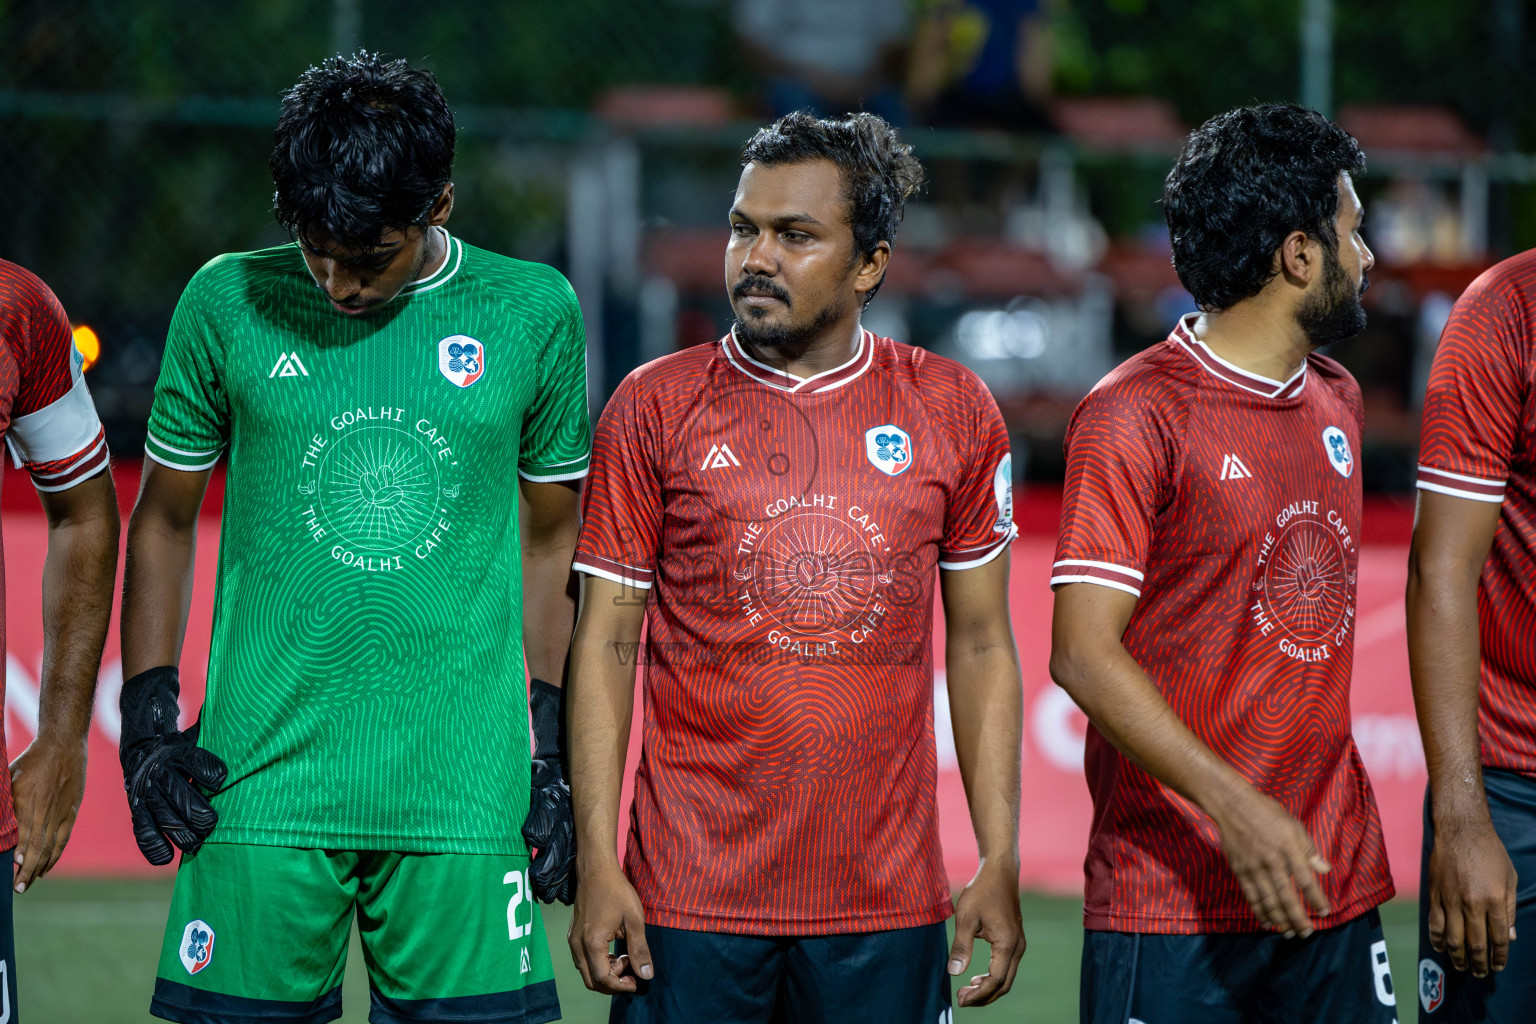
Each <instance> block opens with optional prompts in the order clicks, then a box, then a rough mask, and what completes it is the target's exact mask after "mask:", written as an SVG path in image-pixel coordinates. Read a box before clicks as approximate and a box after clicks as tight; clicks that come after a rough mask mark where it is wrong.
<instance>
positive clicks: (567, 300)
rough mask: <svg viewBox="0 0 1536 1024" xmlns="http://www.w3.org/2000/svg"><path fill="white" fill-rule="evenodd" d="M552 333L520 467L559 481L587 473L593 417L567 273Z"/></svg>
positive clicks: (557, 292) (533, 476) (524, 473)
mask: <svg viewBox="0 0 1536 1024" xmlns="http://www.w3.org/2000/svg"><path fill="white" fill-rule="evenodd" d="M550 302H551V309H550V314H551V315H550V323H551V324H552V327H551V329H550V336H549V338H548V341H547V342H546V344H545V345H544V349H543V356H542V358H541V359H540V360H539V390H538V394H537V395H536V396H535V397H534V400H533V402H532V403H531V404H530V405H529V407H528V411H527V413H526V415H525V416H524V418H523V435H522V449H521V451H520V452H519V453H518V460H517V472H518V475H519V476H521V477H522V478H523V479H525V480H533V481H535V482H538V483H553V482H555V481H559V480H579V479H581V478H582V477H584V476H586V475H587V460H588V457H589V455H590V453H591V448H592V442H591V423H590V420H589V419H588V416H587V339H586V332H585V331H584V330H583V329H582V324H581V307H580V306H579V305H577V302H576V293H575V292H573V291H572V290H571V286H570V285H569V284H568V283H566V281H565V279H564V278H560V279H559V280H558V287H557V288H555V289H553V291H552V294H551V297H550Z"/></svg>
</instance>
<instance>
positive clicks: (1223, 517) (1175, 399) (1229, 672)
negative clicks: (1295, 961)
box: [1051, 319, 1392, 934]
mask: <svg viewBox="0 0 1536 1024" xmlns="http://www.w3.org/2000/svg"><path fill="white" fill-rule="evenodd" d="M1191 327H1192V320H1189V319H1186V321H1184V322H1181V323H1180V324H1179V325H1178V326H1177V327H1176V328H1175V330H1174V331H1173V333H1172V335H1170V337H1169V338H1168V339H1167V340H1166V341H1164V342H1162V343H1160V344H1158V345H1155V346H1153V347H1152V348H1150V349H1148V350H1146V351H1145V352H1142V353H1141V354H1139V355H1137V356H1134V357H1132V358H1131V359H1129V360H1127V361H1126V362H1125V363H1124V364H1122V365H1121V366H1120V367H1119V368H1118V369H1116V370H1115V371H1113V372H1112V373H1110V374H1109V376H1107V377H1105V378H1104V380H1102V381H1100V382H1099V384H1098V385H1097V386H1096V387H1095V388H1094V390H1093V391H1092V392H1090V393H1089V395H1088V397H1086V398H1085V399H1083V402H1082V404H1081V405H1079V406H1078V408H1077V411H1076V413H1074V414H1073V417H1072V421H1071V424H1070V425H1069V427H1068V432H1067V483H1066V493H1065V500H1064V507H1063V510H1062V521H1061V535H1060V538H1059V540H1058V542H1057V549H1056V562H1055V567H1054V569H1053V570H1052V576H1051V585H1052V586H1053V587H1056V586H1061V585H1062V584H1065V583H1074V582H1085V583H1092V584H1096V585H1100V586H1107V587H1113V588H1115V589H1117V590H1123V591H1125V592H1126V593H1129V594H1133V595H1135V596H1136V597H1137V598H1138V600H1137V604H1136V608H1135V611H1134V613H1133V614H1132V616H1131V620H1130V624H1129V626H1128V627H1127V629H1126V632H1125V637H1124V640H1123V642H1124V644H1125V648H1126V650H1127V651H1129V652H1130V654H1131V656H1132V657H1133V658H1135V659H1136V662H1137V664H1138V665H1140V666H1141V668H1142V669H1143V670H1144V671H1145V672H1146V673H1147V675H1148V676H1149V677H1150V678H1151V680H1152V683H1153V685H1155V686H1156V687H1157V689H1158V691H1159V692H1160V693H1161V694H1162V695H1163V697H1164V698H1165V699H1166V700H1167V701H1168V704H1169V706H1170V707H1171V708H1172V709H1173V711H1174V713H1175V714H1177V715H1178V716H1179V717H1180V718H1181V719H1182V720H1183V721H1184V722H1185V723H1186V724H1187V725H1188V726H1189V727H1190V729H1192V730H1193V731H1194V733H1195V734H1196V735H1197V736H1199V737H1200V739H1201V740H1203V741H1204V742H1205V743H1206V744H1207V745H1208V746H1210V747H1211V749H1212V750H1214V751H1215V752H1216V754H1217V755H1218V756H1220V757H1221V758H1223V759H1224V760H1225V761H1226V762H1227V763H1228V764H1230V765H1232V766H1233V767H1234V768H1235V769H1236V770H1237V771H1238V772H1240V773H1241V774H1242V775H1243V776H1244V777H1245V778H1246V779H1247V780H1248V781H1249V782H1250V783H1252V784H1253V785H1254V786H1255V787H1256V788H1257V789H1258V790H1259V791H1261V792H1263V793H1266V794H1268V795H1269V796H1270V797H1272V798H1274V799H1275V800H1278V801H1279V802H1280V803H1281V804H1283V805H1284V806H1285V808H1286V810H1288V811H1289V812H1290V813H1291V814H1292V815H1294V816H1295V817H1296V818H1297V819H1299V820H1300V821H1301V822H1302V824H1303V825H1305V826H1306V829H1307V832H1308V834H1309V835H1310V836H1311V837H1312V840H1313V842H1314V843H1316V844H1317V848H1318V850H1319V851H1320V852H1321V853H1322V855H1323V856H1324V857H1326V858H1327V859H1328V861H1329V863H1330V864H1331V865H1332V866H1333V871H1332V872H1331V873H1330V874H1327V875H1324V876H1323V877H1322V884H1323V888H1324V890H1325V891H1326V893H1327V896H1328V905H1329V908H1330V911H1331V913H1330V914H1329V915H1328V916H1326V917H1315V918H1314V920H1315V921H1316V923H1317V925H1318V927H1329V926H1331V925H1333V924H1337V923H1342V922H1344V921H1347V920H1349V919H1350V918H1353V917H1355V916H1357V915H1359V914H1361V913H1362V912H1364V911H1365V910H1367V909H1369V908H1371V907H1374V906H1376V905H1377V904H1379V903H1381V902H1382V901H1383V900H1385V899H1387V898H1388V897H1390V896H1391V895H1392V881H1391V876H1390V875H1389V874H1388V871H1387V857H1386V851H1385V849H1384V847H1383V845H1382V838H1381V820H1380V817H1379V815H1378V813H1377V810H1376V801H1375V797H1374V796H1373V794H1372V793H1371V786H1370V782H1369V781H1368V779H1367V778H1366V774H1365V769H1364V767H1363V766H1362V764H1361V762H1360V755H1359V752H1358V751H1357V750H1356V748H1355V743H1354V740H1353V738H1352V737H1351V735H1350V711H1349V683H1350V666H1351V662H1352V660H1353V655H1354V619H1355V587H1356V581H1357V569H1356V566H1357V563H1358V556H1359V549H1358V543H1359V540H1358V539H1359V536H1360V500H1361V488H1360V473H1359V469H1358V466H1357V464H1356V460H1355V452H1356V451H1357V450H1358V449H1359V444H1360V425H1361V420H1362V406H1361V401H1360V389H1359V387H1358V386H1357V385H1356V384H1355V381H1354V379H1353V378H1352V377H1350V375H1349V374H1348V372H1346V371H1345V370H1344V369H1343V368H1342V367H1340V366H1339V365H1338V364H1337V363H1335V362H1333V361H1332V360H1330V359H1327V358H1324V357H1322V356H1318V355H1312V356H1309V357H1308V358H1307V359H1306V361H1305V362H1304V363H1303V365H1302V367H1301V369H1300V370H1298V371H1297V372H1296V374H1295V375H1294V376H1292V377H1291V379H1290V380H1286V381H1275V380H1268V379H1266V378H1263V377H1258V376H1255V375H1253V374H1251V373H1247V372H1245V371H1243V370H1241V369H1239V368H1238V367H1236V366H1234V365H1232V364H1230V363H1228V362H1225V361H1224V360H1222V359H1221V358H1219V357H1218V356H1217V355H1216V354H1215V353H1214V352H1212V351H1211V350H1210V349H1209V348H1207V347H1206V346H1205V345H1204V344H1203V343H1202V342H1200V341H1199V340H1197V339H1196V338H1195V336H1194V335H1193V333H1192V332H1191ZM1086 766H1087V775H1088V786H1089V789H1090V791H1091V792H1092V794H1093V807H1094V810H1093V825H1092V831H1091V835H1090V838H1089V848H1088V857H1087V860H1086V862H1085V869H1086V873H1087V889H1086V901H1085V923H1086V925H1087V927H1089V928H1091V929H1100V930H1108V931H1127V932H1163V933H1176V934H1196V933H1205V932H1246V931H1258V930H1260V927H1261V926H1260V925H1259V923H1258V920H1257V918H1256V917H1255V916H1254V914H1253V912H1252V911H1251V910H1250V909H1249V907H1248V902H1247V901H1246V900H1245V899H1244V898H1243V894H1242V891H1241V890H1240V889H1239V887H1238V884H1237V879H1236V877H1235V876H1234V875H1233V874H1232V871H1231V869H1230V867H1229V866H1228V864H1227V860H1226V857H1225V856H1224V855H1223V853H1222V850H1221V837H1220V834H1219V832H1218V830H1217V828H1216V826H1215V824H1214V823H1213V822H1212V821H1211V819H1210V818H1209V817H1208V816H1207V815H1206V814H1205V813H1204V812H1203V811H1201V810H1200V809H1199V808H1198V807H1196V806H1195V805H1194V804H1193V803H1191V802H1190V801H1188V800H1185V799H1184V798H1183V797H1180V796H1179V795H1177V794H1176V793H1174V792H1173V791H1172V790H1171V789H1169V788H1167V787H1166V786H1164V785H1163V784H1162V783H1160V782H1158V781H1157V780H1155V779H1153V778H1152V777H1151V776H1150V775H1148V774H1147V773H1146V772H1144V771H1143V770H1141V769H1140V768H1138V767H1136V766H1135V765H1134V764H1132V763H1131V762H1130V761H1129V760H1127V759H1126V758H1125V757H1124V756H1122V755H1121V754H1120V753H1119V752H1118V751H1116V750H1115V748H1114V747H1113V746H1111V745H1110V743H1109V742H1108V741H1107V740H1106V739H1104V737H1103V736H1102V735H1100V734H1099V733H1098V732H1097V731H1096V730H1094V729H1091V728H1090V729H1089V732H1088V747H1087V754H1086Z"/></svg>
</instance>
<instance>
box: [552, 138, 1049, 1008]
mask: <svg viewBox="0 0 1536 1024" xmlns="http://www.w3.org/2000/svg"><path fill="white" fill-rule="evenodd" d="M742 162H743V164H744V170H743V171H742V175H741V182H740V184H739V186H738V187H737V191H736V197H735V202H734V204H733V206H732V208H731V211H730V224H731V235H730V241H729V243H728V245H727V247H726V252H725V278H726V287H727V290H728V292H729V294H730V299H731V304H732V308H733V309H734V311H735V313H736V318H737V319H736V324H735V327H734V328H733V330H732V333H731V334H729V335H727V336H726V337H725V338H723V339H721V340H720V341H719V342H718V343H717V344H714V345H708V346H701V347H697V348H692V349H689V350H687V351H684V352H679V353H677V354H675V355H671V356H667V357H664V358H662V359H658V360H656V361H655V362H652V363H649V364H647V365H645V366H642V367H641V368H639V369H638V370H636V371H634V372H633V373H631V374H630V375H629V377H628V378H627V379H626V380H625V381H624V383H623V384H622V385H621V386H620V387H619V389H618V391H617V392H616V393H615V394H614V396H613V399H612V400H611V401H610V402H609V404H608V408H607V410H606V411H605V412H604V414H603V417H602V420H601V422H600V423H599V425H598V428H597V434H596V438H595V441H594V448H593V460H592V473H591V476H590V477H589V479H588V484H587V490H586V494H585V497H584V512H585V523H584V526H583V532H582V534H581V539H580V540H579V541H578V543H577V548H576V568H577V570H579V571H580V572H582V573H583V574H584V576H583V578H582V600H581V611H580V614H579V617H578V622H577V627H576V638H575V640H574V642H573V647H572V671H571V683H570V685H571V687H572V690H573V692H572V697H571V700H570V703H569V707H570V709H571V710H570V716H571V717H570V735H571V740H572V747H573V753H572V756H571V766H572V773H573V776H572V786H571V788H572V794H573V796H574V799H575V807H576V821H577V830H578V841H577V849H578V851H579V857H578V866H577V873H578V877H579V878H580V885H579V886H578V888H577V897H576V916H575V918H574V921H573V924H572V927H571V933H570V941H571V951H572V954H573V956H574V957H575V959H576V963H577V966H578V967H579V968H580V969H581V972H582V976H583V978H584V979H585V980H586V982H587V985H588V987H590V988H593V989H595V990H597V991H600V992H610V993H614V994H615V995H616V997H617V998H616V1000H615V1005H614V1016H613V1019H614V1020H623V1021H653V1020H730V1021H746V1020H753V1021H756V1020H763V1021H766V1020H768V1019H770V1018H772V1019H794V1020H807V1021H817V1020H825V1021H847V1020H880V1021H903V1020H910V1021H922V1022H925V1024H931V1022H932V1021H934V1020H947V1019H949V1018H948V1015H949V1014H950V1013H951V1012H952V1010H951V1007H950V990H949V989H950V986H949V977H948V975H951V974H959V973H961V971H963V970H964V969H965V967H966V964H967V963H968V962H969V959H970V951H971V945H972V942H973V940H974V939H975V938H976V937H977V936H980V937H982V938H985V939H987V940H988V941H989V942H991V943H992V953H991V961H990V963H989V964H988V967H987V973H986V974H984V975H978V976H975V977H973V978H972V980H971V983H970V984H969V985H966V986H965V987H963V988H961V989H960V991H959V993H958V1001H959V1003H960V1004H961V1005H962V1006H965V1005H980V1004H983V1003H986V1002H990V1001H991V1000H993V999H995V998H996V997H997V996H999V995H1001V994H1003V993H1004V992H1006V991H1007V990H1008V988H1009V986H1010V985H1011V984H1012V981H1013V976H1014V972H1015V970H1016V969H1017V965H1018V961H1019V958H1020V956H1021V955H1022V954H1023V949H1024V943H1023V933H1022V928H1021V924H1020V920H1019V901H1018V872H1019V864H1018V801H1019V744H1020V736H1021V680H1020V675H1019V664H1018V655H1017V651H1016V650H1015V647H1014V642H1013V635H1012V628H1011V625H1010V623H1009V618H1008V593H1007V578H1008V547H1009V544H1010V542H1011V541H1012V539H1013V537H1014V534H1015V530H1014V526H1013V520H1012V499H1011V485H1012V468H1011V461H1010V458H1009V453H1008V439H1007V434H1006V432H1005V430H1004V427H1003V422H1002V418H1001V416H1000V415H999V414H998V410H997V405H996V403H995V402H993V400H992V398H991V396H990V395H989V394H988V392H987V390H986V388H985V386H984V385H983V384H982V383H981V381H980V380H978V379H977V378H976V376H975V375H974V374H972V373H971V372H970V371H968V370H966V369H965V368H963V367H961V366H959V365H958V364H956V363H954V362H952V361H950V360H947V359H943V358H939V357H936V356H932V355H929V354H928V353H926V352H923V351H922V350H920V349H916V348H912V347H910V346H907V345H901V344H897V343H895V342H893V341H891V340H890V339H888V338H879V337H876V336H875V335H873V334H871V333H870V332H868V331H865V330H863V329H862V328H861V326H860V323H859V320H860V315H861V313H862V311H863V309H864V306H865V305H866V304H867V303H868V301H869V300H870V298H871V297H872V296H873V295H874V293H875V290H876V289H877V288H878V287H879V286H880V282H881V280H882V278H883V276H884V274H885V270H886V265H887V261H888V260H889V258H890V253H891V242H892V240H893V239H894V238H895V236H896V227H897V224H898V222H899V218H900V216H901V211H902V207H903V205H904V203H905V201H906V200H907V198H908V197H910V196H911V195H912V194H914V193H915V192H916V190H917V188H918V185H919V183H920V180H921V176H922V169H921V167H920V165H919V164H918V163H917V161H916V160H915V159H914V158H913V157H912V155H911V150H910V147H908V146H906V145H904V144H902V143H901V142H900V141H899V140H898V139H897V137H896V134H895V132H894V131H893V130H892V129H891V128H890V126H889V125H887V124H886V123H885V122H884V121H882V120H880V119H879V118H878V117H875V116H873V115H870V114H857V115H850V116H849V117H846V118H843V119H840V120H817V119H816V118H814V117H811V116H810V115H808V114H805V113H803V112H801V113H797V114H792V115H789V116H787V117H785V118H783V119H781V120H779V121H778V122H776V123H775V124H773V125H772V126H770V127H768V128H765V129H763V130H762V131H760V132H758V133H757V135H756V136H754V137H753V138H752V140H751V141H750V142H749V143H748V144H747V146H746V149H745V150H744V151H743V154H742ZM935 569H938V570H940V571H938V572H936V571H935ZM936 579H937V582H938V583H939V587H940V590H941V593H942V596H943V601H944V610H945V621H946V622H947V624H948V633H947V647H946V658H947V667H948V679H949V688H950V702H951V707H952V709H953V716H954V722H955V734H956V735H955V743H956V748H957V750H958V753H959V759H960V766H961V771H962V774H963V775H964V777H965V782H966V791H967V793H968V796H969V801H970V807H971V815H972V819H973V821H974V822H975V825H976V835H977V840H978V843H979V845H980V852H981V868H980V870H979V871H978V872H977V875H976V877H975V878H974V879H972V880H971V882H970V884H969V885H968V886H966V888H965V890H964V891H963V892H962V893H961V894H960V896H959V898H958V899H957V900H956V902H955V904H954V906H953V908H952V906H951V902H950V894H949V886H948V884H947V881H946V879H945V875H944V869H943V861H942V858H941V856H940V852H939V843H938V834H937V808H936V805H935V800H934V781H935V773H936V754H935V749H934V733H933V666H932V664H931V649H932V630H933V604H934V600H933V598H934V583H935V581H936ZM642 620H643V621H644V624H645V627H646V629H647V643H646V646H645V648H644V660H645V678H644V693H645V724H644V733H643V752H642V755H641V762H640V768H639V771H638V773H637V775H636V780H635V806H634V814H633V818H632V821H631V824H630V832H629V847H628V855H627V857H626V863H625V867H624V869H623V870H621V869H620V867H619V864H618V861H617V859H616V857H615V846H616V838H617V837H616V831H617V818H618V806H619V791H620V782H621V775H622V768H623V763H624V752H625V747H626V744H627V738H628V735H629V729H630V721H631V714H632V707H631V700H632V693H633V687H634V672H635V666H634V652H635V651H636V649H637V641H639V639H640V630H641V624H642ZM626 874H627V876H628V877H627V878H626ZM952 912H953V913H954V914H955V916H956V939H955V942H954V944H953V946H952V947H951V946H949V945H948V944H947V943H946V941H945V928H944V921H945V919H946V918H948V917H949V916H950V914H951V913H952ZM613 940H622V944H621V949H620V955H618V956H615V955H613V954H611V953H610V952H609V942H610V941H613ZM946 961H947V963H946ZM946 969H947V973H946Z"/></svg>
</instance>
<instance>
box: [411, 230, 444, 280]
mask: <svg viewBox="0 0 1536 1024" xmlns="http://www.w3.org/2000/svg"><path fill="white" fill-rule="evenodd" d="M422 251H423V253H424V254H425V255H424V256H423V258H422V261H421V269H420V270H418V271H417V272H416V278H415V279H416V280H417V281H425V280H426V279H427V278H429V277H431V276H432V275H433V274H435V273H437V272H438V270H439V269H440V268H441V267H442V265H443V260H445V259H447V258H448V232H446V231H444V230H443V229H442V228H436V227H428V228H427V229H426V241H425V242H424V243H423V245H422Z"/></svg>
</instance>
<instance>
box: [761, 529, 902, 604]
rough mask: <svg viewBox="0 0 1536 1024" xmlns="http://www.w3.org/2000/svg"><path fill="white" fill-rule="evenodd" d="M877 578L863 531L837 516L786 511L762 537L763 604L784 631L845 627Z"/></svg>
mask: <svg viewBox="0 0 1536 1024" xmlns="http://www.w3.org/2000/svg"><path fill="white" fill-rule="evenodd" d="M877 582H878V580H877V573H876V570H875V564H874V559H873V558H872V557H871V553H870V550H869V545H868V544H867V543H866V541H865V539H864V536H863V534H861V533H860V532H859V530H858V528H857V527H855V526H854V525H852V524H851V523H849V522H847V521H846V520H845V519H843V518H840V517H838V516H836V515H832V514H826V513H821V512H801V513H800V514H798V515H789V516H786V517H785V518H783V519H780V520H779V521H778V522H776V523H775V524H774V525H773V527H772V528H770V529H769V531H768V532H767V534H766V535H765V536H764V537H763V541H762V545H761V548H760V562H759V564H758V583H759V586H760V587H761V588H762V603H763V608H764V609H765V610H766V611H767V612H768V613H769V614H770V615H772V616H773V618H774V619H776V620H777V621H778V622H779V624H780V625H781V626H783V627H784V628H786V629H792V630H794V631H795V632H797V633H806V634H812V635H816V634H823V633H835V632H838V631H840V630H842V629H844V628H845V627H846V626H848V625H849V624H850V623H851V622H853V621H854V620H855V619H856V618H857V617H858V616H859V615H860V614H861V613H862V612H863V611H864V609H865V608H866V607H868V605H869V601H870V599H871V598H872V597H873V596H874V593H875V585H876V583H877Z"/></svg>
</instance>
